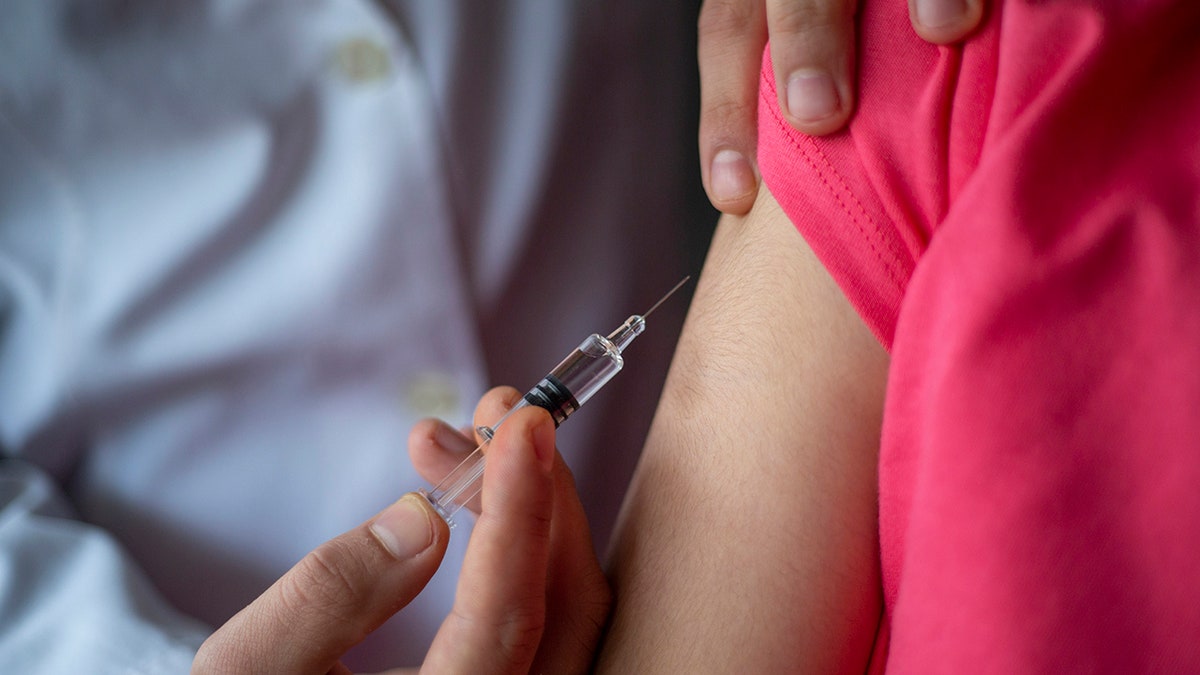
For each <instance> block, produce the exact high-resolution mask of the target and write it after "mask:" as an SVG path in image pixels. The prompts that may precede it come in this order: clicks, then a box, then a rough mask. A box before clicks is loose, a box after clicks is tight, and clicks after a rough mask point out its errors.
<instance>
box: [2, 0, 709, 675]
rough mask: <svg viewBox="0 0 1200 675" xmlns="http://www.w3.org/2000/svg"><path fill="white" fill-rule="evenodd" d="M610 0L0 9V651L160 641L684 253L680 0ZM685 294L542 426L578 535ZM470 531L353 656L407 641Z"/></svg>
mask: <svg viewBox="0 0 1200 675" xmlns="http://www.w3.org/2000/svg"><path fill="white" fill-rule="evenodd" d="M640 4H641V3H638V2H636V1H634V0H630V2H626V3H587V2H582V1H581V2H576V3H563V2H556V1H553V0H546V1H544V2H535V1H533V0H529V1H527V2H510V3H506V4H496V3H468V2H461V3H457V2H441V1H434V0H430V1H428V2H409V3H405V2H394V3H371V2H361V1H352V0H323V1H321V0H308V1H297V2H287V3H271V2H265V1H262V2H260V1H254V0H225V1H218V0H211V1H209V2H192V3H187V4H186V5H184V4H183V3H156V2H149V1H146V2H135V3H126V2H115V1H113V2H109V1H103V0H101V1H90V2H83V1H76V2H70V1H67V0H56V1H48V0H19V1H17V2H11V3H8V4H7V5H6V7H5V8H4V9H3V10H0V446H2V448H3V452H4V456H5V457H6V458H9V459H6V460H4V461H3V462H2V463H0V467H2V469H0V488H2V489H0V499H2V500H3V501H0V505H2V506H3V511H0V556H2V557H0V593H2V596H0V597H2V599H3V603H0V608H2V609H0V665H4V666H12V667H15V668H17V669H20V670H22V671H25V672H29V671H35V670H41V671H45V672H127V671H129V670H132V671H134V672H161V671H163V670H172V669H177V668H179V667H184V666H186V664H187V663H189V662H190V659H191V655H192V653H193V651H194V649H195V647H196V646H197V645H198V643H199V641H200V640H202V639H203V637H204V636H205V635H206V633H207V629H206V628H205V627H204V626H203V625H202V624H207V625H208V626H210V627H215V626H216V625H219V624H220V623H222V622H223V621H224V620H225V619H226V618H228V616H230V615H231V614H232V613H233V612H235V611H237V609H239V608H241V607H242V606H244V605H245V604H246V603H248V602H249V601H250V600H251V599H253V598H254V597H255V596H257V595H258V593H260V592H261V591H262V590H263V589H265V588H266V586H267V585H269V584H270V583H271V581H273V580H274V579H275V578H277V577H278V576H279V575H280V574H281V573H282V572H283V571H284V570H286V569H287V568H288V567H290V566H291V565H292V564H293V563H295V561H296V560H298V559H299V558H300V557H301V556H302V555H304V553H306V552H307V551H308V550H310V549H312V548H313V547H315V546H316V545H317V544H319V543H320V542H322V541H324V540H326V539H328V538H330V537H332V536H334V535H336V534H338V533H340V532H342V531H344V530H346V529H349V528H350V527H353V526H354V525H356V524H358V523H360V522H362V521H364V520H365V519H367V518H368V517H370V516H371V515H372V514H373V513H375V512H377V511H378V510H379V509H381V508H382V507H383V506H385V505H387V504H388V503H390V502H391V501H393V500H395V499H396V498H397V497H398V496H399V495H400V494H402V493H403V492H405V491H408V490H412V489H415V488H417V487H420V486H421V485H423V484H424V481H423V480H422V479H421V478H420V477H418V476H417V475H416V473H415V471H414V470H413V469H412V467H411V465H410V463H409V460H408V457H407V450H406V438H407V435H408V431H409V429H410V428H411V426H412V424H413V423H414V422H415V421H416V420H417V419H419V418H420V417H425V416H430V415H435V416H439V417H443V418H445V419H447V420H450V421H453V422H455V423H460V424H461V423H468V422H469V421H470V419H471V411H472V409H473V407H474V404H475V402H476V400H477V399H478V397H479V396H480V395H481V394H482V393H483V392H484V391H485V390H486V389H487V388H488V387H489V386H491V385H493V384H500V383H506V384H512V385H514V386H518V387H522V386H529V385H530V384H532V383H533V382H534V381H536V379H537V378H538V377H540V376H541V375H542V374H544V372H545V371H546V370H548V369H549V368H550V367H552V366H553V365H554V363H556V362H557V360H558V359H559V358H560V357H561V356H563V355H565V354H566V352H568V351H569V350H570V349H571V348H573V347H574V346H575V345H576V344H577V343H578V342H579V341H580V340H581V339H582V338H583V337H584V336H585V335H586V334H588V333H590V332H598V331H605V332H606V331H608V330H610V329H612V328H613V327H615V326H616V325H617V324H618V323H620V322H621V321H622V320H623V319H624V318H625V317H626V316H628V315H629V314H632V313H635V312H638V311H642V310H643V309H645V305H647V304H648V303H650V302H652V301H653V300H654V299H656V298H657V296H658V295H659V294H661V292H663V291H665V290H666V289H667V288H669V287H670V286H671V285H672V284H673V283H674V282H675V281H676V280H678V278H679V277H680V276H682V274H684V273H685V272H686V271H689V270H686V268H687V267H688V264H687V263H686V262H685V259H686V256H685V252H686V246H685V245H684V244H683V243H682V242H684V235H685V234H686V232H685V230H687V229H689V228H691V229H692V230H694V231H699V232H701V233H703V230H704V223H703V222H695V219H694V218H690V217H689V216H690V215H691V214H692V213H694V211H692V212H689V211H687V210H686V208H687V204H688V202H685V196H686V195H687V190H688V188H686V187H685V185H686V184H687V183H688V182H689V181H694V178H693V177H692V173H693V167H692V164H693V163H694V159H693V157H692V152H691V142H692V137H689V135H687V134H684V133H679V130H680V128H686V127H687V124H688V123H689V121H690V120H689V118H688V115H691V114H694V113H691V112H690V104H691V101H690V99H687V98H685V97H684V96H683V93H682V92H684V91H686V89H685V88H684V87H685V75H686V74H687V73H689V72H690V70H691V66H690V59H691V54H690V52H689V50H688V47H687V42H686V39H684V37H683V36H686V35H687V34H688V33H690V32H692V31H693V30H694V20H693V18H692V17H691V16H690V13H689V11H688V8H687V7H686V6H684V5H686V3H678V4H679V5H681V6H680V7H668V6H666V5H662V6H656V7H652V8H642V7H640ZM651 4H656V3H651ZM481 5H487V6H481ZM647 37H654V38H655V39H654V40H647V39H646V38H647ZM693 194H694V192H693ZM689 220H691V221H692V222H688V221H689ZM683 308H684V307H683V303H682V302H680V303H678V304H677V305H676V306H674V307H669V306H668V307H665V308H664V310H663V311H662V313H661V314H660V313H657V312H656V314H655V316H654V317H653V318H652V322H651V325H650V326H649V328H648V331H647V334H646V336H644V337H642V338H640V339H639V342H638V343H637V344H635V345H634V346H633V347H631V348H630V349H629V351H628V352H627V354H626V356H627V364H628V367H627V370H628V371H629V372H627V373H623V374H621V375H619V376H618V378H617V380H615V381H614V383H613V384H611V385H610V386H609V387H608V389H606V391H605V392H602V393H601V394H600V395H599V396H597V398H596V399H595V400H594V401H593V402H591V403H589V404H588V407H587V408H586V409H585V410H583V411H581V412H579V413H577V415H576V416H575V417H573V418H572V420H571V421H570V422H568V423H567V425H566V426H564V427H563V429H562V431H561V433H560V435H559V447H560V449H561V450H562V451H563V453H564V456H565V457H566V458H567V460H568V462H569V463H570V464H572V466H573V468H574V469H575V471H576V474H577V477H578V478H579V481H580V491H581V494H582V496H583V498H584V501H585V505H587V506H588V507H589V510H590V513H591V516H592V518H593V521H594V525H595V527H596V534H597V538H598V540H599V541H600V543H603V540H604V539H605V538H606V537H607V532H608V531H609V530H610V529H611V523H612V519H613V516H614V514H615V510H616V506H617V504H618V503H619V498H620V494H621V492H622V490H623V488H624V484H625V480H626V479H627V478H628V475H629V472H630V471H631V469H632V465H633V462H634V460H635V457H636V452H637V450H639V449H640V437H641V434H642V433H643V432H644V430H645V425H646V423H647V421H648V419H649V416H650V414H651V412H652V409H653V401H654V399H655V396H656V392H657V388H658V387H659V386H660V385H661V378H662V375H663V373H664V372H665V368H666V365H667V360H668V359H669V350H670V346H671V345H673V343H674V338H675V336H676V331H677V329H678V321H679V318H680V317H681V316H682V310H683ZM59 493H61V494H59ZM68 508H69V509H71V510H72V511H73V514H74V517H77V518H78V519H79V521H78V522H77V521H74V520H68V519H67V517H68V515H69V514H68V511H67V509H68ZM83 523H87V525H84V524H83ZM468 531H469V528H460V529H458V530H456V534H455V536H454V537H453V538H452V542H451V551H450V552H449V553H448V555H447V558H446V563H445V564H444V566H443V569H442V570H441V571H439V573H438V575H437V576H436V577H435V579H434V581H433V582H432V583H431V584H430V586H429V587H428V588H427V589H426V591H425V592H424V593H422V595H421V596H419V597H418V599H417V600H416V601H415V602H414V603H413V604H412V605H410V606H409V607H408V608H406V609H405V610H403V611H402V612H401V614H400V615H398V617H397V618H395V619H393V620H392V621H391V622H389V623H388V624H387V625H385V626H384V627H383V628H382V629H381V630H380V631H378V632H377V633H376V635H374V636H372V638H370V639H369V640H368V642H367V643H365V644H364V645H363V646H362V647H360V648H359V649H357V650H356V651H355V652H352V654H351V656H350V657H349V658H348V661H347V662H348V663H349V664H350V665H351V666H352V667H354V668H371V669H378V668H384V667H389V666H396V665H408V664H414V663H416V662H418V661H419V660H420V656H421V655H422V654H423V653H424V650H425V648H426V646H427V645H428V642H429V641H430V639H431V638H432V635H433V633H434V631H435V630H436V628H437V626H438V625H439V624H440V622H441V619H442V618H443V617H444V616H445V614H446V611H447V609H448V607H449V604H450V602H451V601H452V599H453V588H454V582H455V578H456V576H457V573H458V566H459V559H460V558H461V555H462V550H463V548H464V546H465V540H466V535H467V533H468ZM106 532H107V533H108V534H106ZM110 535H111V536H110ZM114 539H115V541H116V542H119V545H118V544H114ZM122 549H124V550H126V551H127V552H128V554H127V556H126V554H124V553H122ZM139 569H140V570H141V571H138V570H139ZM142 572H144V573H145V575H146V577H148V579H149V582H150V583H149V584H145V583H144V582H143V581H141V574H142ZM156 593H157V594H161V599H160V598H159V597H156ZM164 600H165V602H164ZM171 607H173V608H174V610H172V609H171ZM184 617H193V618H194V619H198V622H197V621H195V620H193V619H189V618H184ZM51 647H53V649H51ZM9 669H10V668H8V667H5V670H9Z"/></svg>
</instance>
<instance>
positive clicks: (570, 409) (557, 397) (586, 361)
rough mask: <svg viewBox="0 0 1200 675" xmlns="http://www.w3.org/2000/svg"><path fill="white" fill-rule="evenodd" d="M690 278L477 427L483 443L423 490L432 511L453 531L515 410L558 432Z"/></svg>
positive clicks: (594, 337) (591, 341)
mask: <svg viewBox="0 0 1200 675" xmlns="http://www.w3.org/2000/svg"><path fill="white" fill-rule="evenodd" d="M690 278H691V277H690V276H687V277H684V278H683V280H682V281H680V282H679V283H677V284H675V287H674V288H672V289H671V290H670V291H667V294H666V295H664V296H663V297H662V298H660V299H659V300H658V302H656V303H654V305H652V306H651V307H650V309H648V310H646V312H645V313H644V314H634V315H633V316H631V317H629V318H628V319H626V320H625V323H623V324H621V325H620V327H618V328H617V329H616V330H614V331H613V332H612V333H610V334H609V335H608V337H603V336H601V335H600V334H598V333H593V334H591V335H589V336H588V337H587V339H585V340H584V341H583V342H582V343H580V345H579V347H577V348H576V349H575V351H573V352H571V353H570V354H568V355H567V358H565V359H563V360H562V363H559V364H558V365H557V366H555V367H554V369H553V370H551V371H550V372H549V373H548V374H547V375H546V376H545V377H543V378H542V379H541V381H540V382H538V383H537V384H536V385H534V386H533V388H532V389H530V390H529V391H528V392H527V393H526V394H525V396H524V397H523V398H522V399H521V400H520V401H518V402H517V404H516V405H515V406H513V407H512V409H510V410H509V411H508V412H507V413H505V415H504V416H503V417H501V418H500V420H499V421H498V422H496V423H495V424H493V425H492V426H490V427H487V426H480V427H476V429H475V431H476V433H478V434H479V436H480V437H481V438H483V443H481V444H480V446H479V447H478V448H476V449H475V451H474V452H472V453H471V454H470V455H469V456H468V457H467V458H466V459H464V460H463V461H462V462H461V463H460V464H459V465H458V466H457V467H455V469H454V470H453V471H451V472H450V473H449V474H448V475H447V476H446V477H445V478H444V479H442V482H440V483H438V484H437V486H435V487H434V488H433V489H431V490H421V494H422V495H424V497H425V498H426V499H428V500H429V503H430V504H432V505H433V508H434V510H436V511H437V512H438V514H440V515H441V516H442V518H445V519H446V522H447V523H448V524H449V525H450V527H454V520H453V519H454V514H456V513H458V510H459V509H461V508H462V507H463V505H464V504H466V503H468V502H470V501H471V500H472V499H474V498H475V496H476V495H478V494H479V490H480V489H481V488H482V486H483V480H482V479H483V467H484V463H485V462H484V459H485V456H484V452H483V449H484V447H486V446H487V444H488V442H489V441H490V440H492V436H493V435H495V433H496V429H497V428H499V426H500V425H501V424H503V423H504V420H506V419H508V416H509V415H511V414H513V413H514V412H515V411H517V410H519V409H521V408H524V407H525V406H529V405H536V406H538V407H539V408H544V409H545V410H547V411H548V412H549V413H550V417H552V418H553V419H554V426H555V428H557V427H558V426H559V425H560V424H562V423H563V421H564V420H566V419H567V418H568V417H570V416H571V415H572V414H573V413H574V412H575V411H576V410H579V408H580V407H581V406H582V405H583V404H584V403H586V402H587V401H588V399H590V398H591V397H592V396H593V395H595V393H596V392H598V391H600V388H601V387H603V386H604V385H605V384H606V383H607V382H608V381H609V380H611V379H612V377H613V375H616V374H617V371H619V370H621V367H622V366H624V365H625V361H624V359H622V358H621V352H623V351H624V350H625V348H626V347H628V346H629V343H630V342H633V339H634V338H636V337H637V336H639V335H641V334H642V331H644V330H646V317H648V316H650V313H651V312H653V311H654V310H656V309H658V306H659V305H661V304H662V303H663V302H664V301H665V300H666V299H667V298H669V297H671V295H673V294H674V293H675V291H677V290H679V287H680V286H683V285H684V284H685V283H687V280H688V279H690Z"/></svg>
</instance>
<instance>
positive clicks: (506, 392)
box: [475, 387, 522, 443]
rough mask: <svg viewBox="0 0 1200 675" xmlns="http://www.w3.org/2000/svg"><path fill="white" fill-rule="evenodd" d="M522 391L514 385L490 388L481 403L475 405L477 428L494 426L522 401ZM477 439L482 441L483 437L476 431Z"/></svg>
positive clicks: (480, 400)
mask: <svg viewBox="0 0 1200 675" xmlns="http://www.w3.org/2000/svg"><path fill="white" fill-rule="evenodd" d="M521 396H522V394H521V392H519V391H517V390H516V389H513V388H512V387H493V388H491V389H489V390H488V392H487V393H486V394H484V395H483V398H481V399H479V403H478V404H476V405H475V428H476V429H479V427H492V428H494V427H495V426H496V425H497V424H499V422H500V418H502V417H504V416H505V415H506V414H508V411H509V410H511V409H512V407H513V406H515V405H516V404H517V403H519V402H520V401H521ZM476 440H478V441H479V442H480V443H482V442H483V438H480V437H479V434H478V432H476Z"/></svg>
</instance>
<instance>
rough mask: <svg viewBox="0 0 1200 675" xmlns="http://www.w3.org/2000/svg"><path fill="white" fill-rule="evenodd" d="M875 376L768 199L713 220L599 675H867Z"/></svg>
mask: <svg viewBox="0 0 1200 675" xmlns="http://www.w3.org/2000/svg"><path fill="white" fill-rule="evenodd" d="M887 367H888V357H887V354H886V352H885V351H884V349H883V348H882V347H881V346H880V345H879V344H878V342H877V341H876V340H875V339H874V337H872V335H871V334H870V332H869V331H868V330H867V328H866V326H865V325H864V324H863V323H862V322H861V320H860V319H859V318H858V316H857V315H856V314H855V312H854V310H853V309H852V308H851V306H850V305H849V303H848V302H847V301H846V299H845V297H844V296H843V295H842V294H841V292H840V291H839V289H838V288H837V286H836V285H835V284H834V282H833V280H832V279H831V278H829V276H828V274H827V273H826V272H825V270H824V268H823V267H822V266H821V264H820V262H819V261H818V260H817V259H816V258H815V256H814V255H813V253H812V251H811V250H809V248H808V246H807V244H806V243H805V242H804V240H803V238H802V237H801V236H800V235H799V233H798V232H797V231H796V230H795V228H794V227H793V226H792V225H791V223H790V222H788V220H787V217H786V216H785V215H784V214H783V212H782V211H781V210H780V209H779V206H778V205H777V204H776V202H775V200H774V198H773V197H771V195H770V194H769V193H768V192H767V190H766V189H765V188H764V189H762V190H761V191H760V193H759V197H758V200H757V201H756V203H755V205H754V207H753V209H752V210H751V212H750V214H749V215H748V216H746V217H736V216H725V217H724V218H723V219H722V221H721V223H720V224H719V225H718V228H717V232H716V235H715V238H714V240H713V244H712V248H711V250H710V252H709V256H708V260H707V261H706V263H705V266H704V272H703V274H702V277H701V280H700V283H699V286H698V288H697V291H696V297H695V299H694V301H693V304H692V308H691V311H690V314H689V316H688V319H687V323H686V325H685V326H684V330H683V335H682V337H681V338H680V342H679V348H678V351H677V352H676V355H675V360H674V362H673V363H672V366H671V373H670V376H669V378H668V380H667V385H666V389H665V391H664V393H663V398H662V401H661V403H660V404H659V408H658V412H657V414H656V416H655V419H654V424H653V426H652V428H651V431H650V436H649V438H648V441H647V445H646V449H645V452H644V454H643V456H642V459H641V463H640V464H639V466H638V469H637V472H636V474H635V477H634V483H633V485H632V487H631V490H630V493H629V495H628V496H627V498H626V501H625V504H624V507H623V509H622V513H621V519H620V522H619V524H618V531H617V536H616V539H615V541H614V546H613V549H612V551H611V554H610V561H609V563H610V564H609V566H610V571H611V575H612V578H613V582H614V590H615V592H616V595H617V602H616V605H615V609H614V615H613V620H612V624H611V627H610V629H609V633H608V635H607V637H606V641H605V644H604V647H603V651H602V653H601V656H600V664H599V666H600V668H599V669H600V670H601V671H602V672H616V673H628V672H664V671H665V672H701V671H703V672H782V671H783V670H787V671H788V672H795V671H797V670H800V671H803V672H817V671H820V672H829V671H846V672H850V671H858V672H862V670H863V669H864V668H865V666H866V662H867V658H868V657H869V653H870V649H871V645H872V643H873V639H874V636H875V632H876V628H877V626H878V620H879V614H880V605H881V592H880V589H879V561H878V534H877V525H876V521H877V506H876V501H877V500H876V494H877V489H876V465H877V461H878V452H879V428H880V420H881V415H882V408H883V392H884V386H885V379H886V374H887Z"/></svg>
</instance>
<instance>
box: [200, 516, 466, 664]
mask: <svg viewBox="0 0 1200 675" xmlns="http://www.w3.org/2000/svg"><path fill="white" fill-rule="evenodd" d="M448 538H449V530H448V528H447V527H446V523H445V521H443V520H442V519H441V518H439V517H438V516H437V514H435V513H434V512H433V510H432V508H431V507H430V506H429V504H428V503H427V502H426V501H425V500H424V499H422V498H421V497H420V496H419V495H415V494H408V495H405V496H404V497H403V498H401V499H400V500H399V501H397V502H396V503H394V504H392V505H391V506H389V507H388V508H386V509H384V510H383V511H382V512H380V513H379V514H378V515H377V516H375V518H374V519H372V520H371V521H370V522H368V523H364V524H363V525H360V526H358V527H356V528H355V529H353V530H351V531H349V532H347V533H345V534H343V535H341V536H339V537H336V538H334V539H331V540H329V541H327V542H325V543H324V544H322V545H321V546H319V547H317V548H316V549H315V550H314V551H313V552H312V553H309V554H308V555H307V556H305V557H304V558H303V559H302V560H301V561H300V562H299V563H297V564H296V566H295V567H293V568H292V569H291V570H289V571H288V572H287V573H286V574H284V575H283V576H282V577H280V579H279V580H278V581H276V582H275V584H274V585H272V586H271V587H270V588H268V589H267V590H266V592H264V593H263V594H262V595H261V596H259V597H258V599H256V600H255V601H254V602H253V603H251V604H250V605H249V606H248V607H246V608H245V609H243V610H242V611H241V612H238V613H237V614H236V615H235V616H234V617H233V618H232V619H230V620H229V621H228V622H227V623H226V624H225V625H224V626H222V627H221V628H220V630H218V631H217V632H216V633H214V634H213V635H212V636H211V637H209V639H208V640H207V641H205V643H204V644H203V645H202V646H201V648H200V652H199V653H198V654H197V655H196V661H195V663H194V665H193V672H256V673H274V672H278V673H326V672H329V671H330V670H331V669H332V668H333V667H334V666H335V665H337V663H338V659H340V658H341V656H342V654H344V653H345V652H346V651H347V650H348V649H350V648H351V647H353V646H354V645H356V644H358V643H359V642H360V641H362V639H363V638H365V637H366V636H367V634H368V633H370V632H371V631H373V630H375V629H376V628H378V627H379V626H380V625H381V624H382V623H383V622H384V621H386V620H387V619H388V618H390V617H391V616H392V615H393V614H395V613H396V612H397V611H399V610H400V608H402V607H404V606H405V605H407V604H408V603H409V602H411V601H412V599H413V598H414V597H416V595H417V593H419V592H420V591H421V589H422V588H424V587H425V584H426V583H428V582H429V579H430V577H432V576H433V573H434V572H435V571H437V568H438V565H439V564H440V563H441V560H442V556H443V555H444V554H445V552H446V542H447V540H448Z"/></svg>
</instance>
